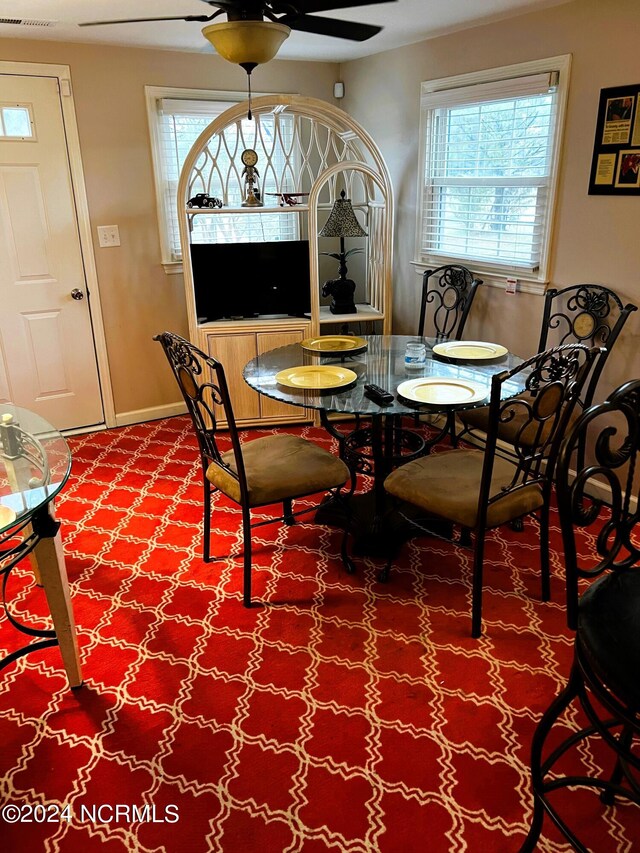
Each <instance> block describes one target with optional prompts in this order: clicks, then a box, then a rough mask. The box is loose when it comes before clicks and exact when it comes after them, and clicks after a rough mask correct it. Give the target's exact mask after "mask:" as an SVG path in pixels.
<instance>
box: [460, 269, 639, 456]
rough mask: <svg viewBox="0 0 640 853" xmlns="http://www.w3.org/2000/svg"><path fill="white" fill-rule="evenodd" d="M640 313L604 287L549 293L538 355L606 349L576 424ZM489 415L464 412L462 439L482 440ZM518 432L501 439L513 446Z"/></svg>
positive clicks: (508, 428) (508, 427)
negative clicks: (563, 348)
mask: <svg viewBox="0 0 640 853" xmlns="http://www.w3.org/2000/svg"><path fill="white" fill-rule="evenodd" d="M636 310H637V306H636V305H633V304H632V303H630V302H628V303H627V304H626V305H623V304H622V301H621V299H620V297H619V296H617V294H615V293H614V292H613V290H610V289H609V288H608V287H604V285H601V284H575V285H572V286H571V287H565V288H563V289H562V290H557V289H555V288H553V289H551V290H548V291H547V293H546V295H545V300H544V310H543V314H542V326H541V329H540V340H539V342H538V352H543V351H544V350H546V349H548V348H549V346H559V345H561V344H567V343H580V344H585V345H587V346H590V347H594V346H600V347H602V348H603V349H602V351H601V354H600V357H599V358H598V359H596V361H595V363H594V365H593V368H592V370H591V375H590V376H589V377H588V379H587V381H586V383H585V387H584V390H583V393H582V395H581V398H580V400H579V401H578V404H577V406H576V408H575V409H574V413H573V415H572V422H573V421H575V420H576V418H577V417H578V416H579V415H580V413H581V411H583V410H584V409H585V408H587V407H588V406H590V405H591V403H592V402H593V398H594V394H595V391H596V386H597V384H598V381H599V380H600V376H601V374H602V371H603V369H604V366H605V364H606V361H607V359H608V357H609V356H610V355H611V351H612V349H613V346H614V344H615V342H616V341H617V339H618V337H619V335H620V332H621V331H622V327H623V326H624V324H625V323H626V322H627V320H628V319H629V316H630V314H631V313H632V312H633V311H636ZM488 414H489V413H488V409H486V408H481V409H475V410H473V411H465V412H460V413H459V415H458V417H459V419H460V420H461V421H462V423H463V429H462V431H461V432H460V433H458V436H457V437H458V439H460V438H465V437H467V438H474V439H476V440H482V433H484V432H486V425H487V418H488ZM517 429H518V424H517V422H513V423H511V424H505V426H504V428H503V429H502V430H501V433H500V439H501V440H502V441H505V442H507V443H512V437H513V434H514V432H515V431H517ZM584 450H585V449H584V447H582V448H581V449H580V463H581V462H582V461H584Z"/></svg>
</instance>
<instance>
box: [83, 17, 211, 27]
mask: <svg viewBox="0 0 640 853" xmlns="http://www.w3.org/2000/svg"><path fill="white" fill-rule="evenodd" d="M214 17H215V15H181V16H178V17H173V18H124V19H122V20H120V21H86V22H85V23H83V24H78V26H79V27H102V26H103V25H104V24H140V23H146V22H147V21H210V20H211V19H212V18H214Z"/></svg>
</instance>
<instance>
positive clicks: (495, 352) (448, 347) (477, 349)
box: [433, 341, 509, 361]
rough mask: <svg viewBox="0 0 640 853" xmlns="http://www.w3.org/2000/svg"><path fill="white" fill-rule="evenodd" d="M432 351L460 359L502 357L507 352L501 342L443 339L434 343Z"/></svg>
mask: <svg viewBox="0 0 640 853" xmlns="http://www.w3.org/2000/svg"><path fill="white" fill-rule="evenodd" d="M433 351H434V353H435V354H436V355H442V356H446V358H455V359H460V360H461V361H476V360H478V359H489V358H502V356H503V355H506V354H507V353H508V352H509V350H508V349H507V348H506V347H503V346H502V344H492V343H490V342H489V341H444V342H443V343H441V344H436V345H435V346H434V348H433Z"/></svg>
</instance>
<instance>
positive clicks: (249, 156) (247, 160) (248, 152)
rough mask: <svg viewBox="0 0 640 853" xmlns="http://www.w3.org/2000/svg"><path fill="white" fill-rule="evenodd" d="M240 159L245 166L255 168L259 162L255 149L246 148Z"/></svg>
mask: <svg viewBox="0 0 640 853" xmlns="http://www.w3.org/2000/svg"><path fill="white" fill-rule="evenodd" d="M240 159H241V160H242V162H243V163H244V165H245V166H255V165H256V163H257V162H258V155H257V154H256V152H255V151H254V150H253V148H245V149H244V151H243V152H242V154H241V155H240Z"/></svg>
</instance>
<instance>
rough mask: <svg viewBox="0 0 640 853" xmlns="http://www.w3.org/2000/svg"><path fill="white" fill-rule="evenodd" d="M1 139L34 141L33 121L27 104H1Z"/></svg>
mask: <svg viewBox="0 0 640 853" xmlns="http://www.w3.org/2000/svg"><path fill="white" fill-rule="evenodd" d="M0 137H2V138H3V139H33V119H32V118H31V108H30V107H29V106H28V105H27V104H0Z"/></svg>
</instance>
